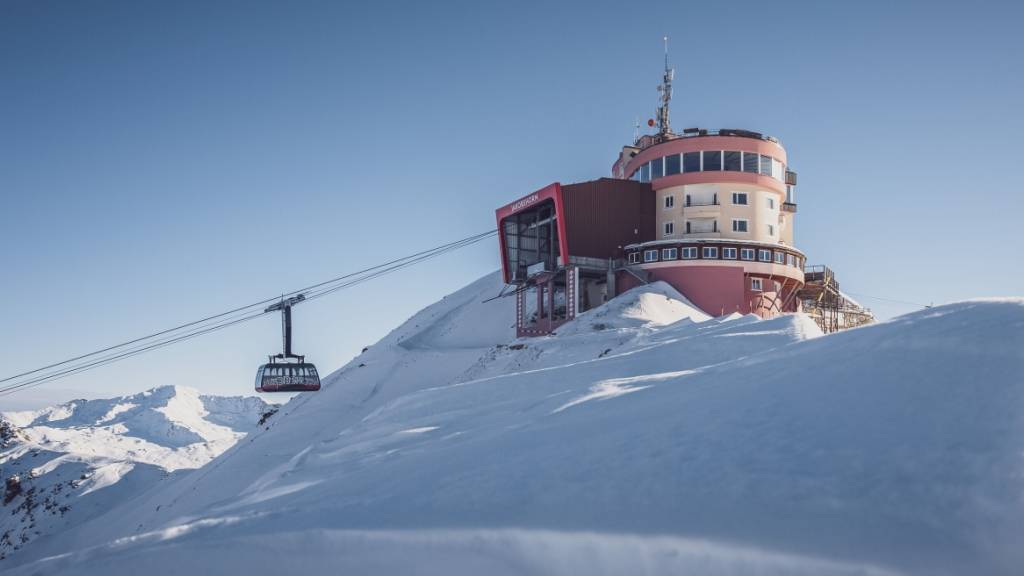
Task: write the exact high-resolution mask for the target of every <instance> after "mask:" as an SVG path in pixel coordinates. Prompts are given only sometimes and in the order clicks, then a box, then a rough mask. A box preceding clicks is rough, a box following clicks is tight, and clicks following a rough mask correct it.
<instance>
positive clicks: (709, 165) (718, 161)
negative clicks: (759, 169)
mask: <svg viewBox="0 0 1024 576" xmlns="http://www.w3.org/2000/svg"><path fill="white" fill-rule="evenodd" d="M703 168H704V171H705V172H708V171H719V170H721V169H722V151H721V150H705V151H704V166H703ZM770 169H771V167H769V170H770Z"/></svg>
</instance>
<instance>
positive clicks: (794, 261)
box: [627, 246, 804, 269]
mask: <svg viewBox="0 0 1024 576" xmlns="http://www.w3.org/2000/svg"><path fill="white" fill-rule="evenodd" d="M640 256H641V254H640V252H631V253H630V254H629V255H628V256H627V260H628V262H629V263H630V264H639V263H640ZM698 258H700V259H702V260H719V259H721V260H745V261H748V262H755V261H757V262H768V263H775V264H783V265H786V266H793V267H795V268H800V269H803V264H804V263H803V259H802V258H801V257H799V256H796V255H794V254H789V253H787V252H783V251H782V250H768V249H766V248H760V249H755V248H733V247H731V246H723V247H718V246H702V247H700V249H699V250H698V247H697V246H684V247H682V248H674V247H673V248H662V249H660V250H658V249H657V248H652V249H649V250H644V251H643V262H644V263H645V264H646V263H650V262H659V261H661V262H664V261H666V260H696V259H698Z"/></svg>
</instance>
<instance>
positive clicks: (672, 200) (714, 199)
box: [665, 192, 775, 210]
mask: <svg viewBox="0 0 1024 576" xmlns="http://www.w3.org/2000/svg"><path fill="white" fill-rule="evenodd" d="M748 196H749V195H748V194H747V193H746V192H733V193H732V203H733V204H735V205H737V206H748V205H749V202H748V200H749V197H748ZM765 200H767V202H766V203H767V205H768V209H769V210H774V209H775V198H772V197H771V196H768V197H767V198H765ZM675 205H676V197H675V195H673V194H669V195H667V196H665V209H668V208H673V207H674V206H675ZM718 205H719V204H718V193H717V192H716V193H714V194H712V195H711V202H710V203H707V202H700V201H697V202H694V200H693V197H692V196H691V195H689V194H687V195H686V206H688V207H689V206H718Z"/></svg>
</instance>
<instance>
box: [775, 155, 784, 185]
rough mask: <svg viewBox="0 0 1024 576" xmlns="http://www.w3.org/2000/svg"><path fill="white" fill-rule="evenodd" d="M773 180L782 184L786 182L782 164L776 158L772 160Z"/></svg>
mask: <svg viewBox="0 0 1024 576" xmlns="http://www.w3.org/2000/svg"><path fill="white" fill-rule="evenodd" d="M772 178H775V179H776V180H778V181H780V182H785V180H786V173H785V171H784V170H783V169H782V162H779V161H778V160H776V159H774V158H772Z"/></svg>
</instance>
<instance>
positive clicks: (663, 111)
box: [658, 36, 676, 136]
mask: <svg viewBox="0 0 1024 576" xmlns="http://www.w3.org/2000/svg"><path fill="white" fill-rule="evenodd" d="M663 40H664V41H665V75H664V76H662V79H661V84H660V85H659V86H658V92H661V106H658V134H659V135H661V136H665V135H666V134H671V133H672V128H671V126H669V119H668V103H669V101H670V100H672V78H673V77H674V76H675V72H676V71H675V69H674V68H669V67H668V36H665V37H664V38H663Z"/></svg>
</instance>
